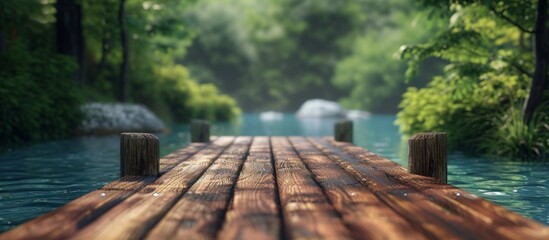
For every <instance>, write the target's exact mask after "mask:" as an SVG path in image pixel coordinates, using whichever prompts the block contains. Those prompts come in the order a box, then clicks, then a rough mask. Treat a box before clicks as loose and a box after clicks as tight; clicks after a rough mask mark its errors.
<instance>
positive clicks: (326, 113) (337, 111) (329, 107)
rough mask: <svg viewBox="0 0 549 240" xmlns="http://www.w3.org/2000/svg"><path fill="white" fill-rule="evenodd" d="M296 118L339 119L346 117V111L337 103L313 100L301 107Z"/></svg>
mask: <svg viewBox="0 0 549 240" xmlns="http://www.w3.org/2000/svg"><path fill="white" fill-rule="evenodd" d="M296 116H297V117H299V118H330V117H333V118H337V117H345V110H344V109H343V108H342V107H341V106H340V105H339V104H338V103H336V102H332V101H328V100H323V99H311V100H307V101H305V103H303V104H302V105H301V107H300V108H299V110H297V113H296Z"/></svg>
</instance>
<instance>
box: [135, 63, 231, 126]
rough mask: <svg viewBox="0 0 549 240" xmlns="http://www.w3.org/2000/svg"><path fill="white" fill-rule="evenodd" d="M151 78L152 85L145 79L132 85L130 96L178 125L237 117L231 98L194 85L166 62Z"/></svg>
mask: <svg viewBox="0 0 549 240" xmlns="http://www.w3.org/2000/svg"><path fill="white" fill-rule="evenodd" d="M152 75H153V76H154V82H153V83H151V82H150V81H153V80H151V78H148V77H147V78H141V79H136V80H137V81H135V82H133V88H132V89H133V90H134V93H133V95H134V97H135V98H136V99H140V100H142V101H143V102H144V103H145V104H147V105H149V106H152V107H153V109H156V110H157V111H158V112H159V113H160V114H161V115H162V116H164V117H166V118H169V119H171V120H173V121H177V122H181V121H189V120H191V119H207V120H211V121H226V120H232V119H235V117H237V116H238V115H239V114H240V110H239V109H238V107H237V106H236V102H235V101H234V99H232V98H230V97H229V96H227V95H222V94H220V93H219V92H218V90H217V88H216V87H215V86H214V85H212V84H198V83H196V81H194V80H193V79H191V76H190V74H189V72H188V71H187V69H186V68H185V67H183V66H181V65H177V64H173V63H165V64H163V65H161V66H158V67H156V68H155V69H154V70H153V73H152ZM151 87H152V88H151Z"/></svg>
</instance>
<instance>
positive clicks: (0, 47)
mask: <svg viewBox="0 0 549 240" xmlns="http://www.w3.org/2000/svg"><path fill="white" fill-rule="evenodd" d="M4 48H5V41H4V31H3V30H0V53H2V52H4Z"/></svg>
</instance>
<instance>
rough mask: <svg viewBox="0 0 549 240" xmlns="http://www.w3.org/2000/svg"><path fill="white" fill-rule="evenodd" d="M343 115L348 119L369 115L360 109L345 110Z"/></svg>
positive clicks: (367, 116) (364, 117)
mask: <svg viewBox="0 0 549 240" xmlns="http://www.w3.org/2000/svg"><path fill="white" fill-rule="evenodd" d="M345 117H346V118H348V119H367V118H369V117H370V113H369V112H365V111H362V110H347V112H346V113H345Z"/></svg>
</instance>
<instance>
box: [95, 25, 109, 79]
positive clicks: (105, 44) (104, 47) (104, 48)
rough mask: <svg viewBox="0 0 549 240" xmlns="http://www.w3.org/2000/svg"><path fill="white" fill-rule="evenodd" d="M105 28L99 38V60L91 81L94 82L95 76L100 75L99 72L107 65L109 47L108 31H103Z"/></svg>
mask: <svg viewBox="0 0 549 240" xmlns="http://www.w3.org/2000/svg"><path fill="white" fill-rule="evenodd" d="M105 32H106V30H103V37H102V39H101V60H100V61H99V67H97V71H96V72H95V75H94V77H93V79H92V80H91V81H93V82H95V81H96V80H97V78H99V76H100V75H101V72H103V70H104V69H105V67H106V66H107V59H108V55H109V49H110V42H111V41H110V37H109V35H108V33H105Z"/></svg>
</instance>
